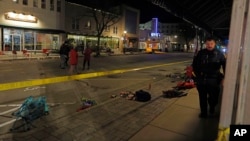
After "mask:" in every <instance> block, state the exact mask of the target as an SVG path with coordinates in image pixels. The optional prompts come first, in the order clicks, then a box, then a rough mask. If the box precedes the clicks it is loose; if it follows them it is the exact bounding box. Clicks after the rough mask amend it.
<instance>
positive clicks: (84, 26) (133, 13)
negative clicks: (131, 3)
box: [65, 2, 140, 51]
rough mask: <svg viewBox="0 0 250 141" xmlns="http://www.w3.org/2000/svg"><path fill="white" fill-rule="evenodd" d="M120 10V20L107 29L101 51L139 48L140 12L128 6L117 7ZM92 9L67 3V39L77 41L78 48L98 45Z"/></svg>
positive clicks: (102, 40) (101, 39)
mask: <svg viewBox="0 0 250 141" xmlns="http://www.w3.org/2000/svg"><path fill="white" fill-rule="evenodd" d="M115 8H116V9H119V14H120V15H119V19H118V20H117V22H116V23H115V24H112V25H111V26H108V27H105V29H104V31H103V33H102V35H101V38H100V47H101V49H104V48H107V47H108V48H110V49H111V50H116V51H122V50H123V48H124V47H138V36H139V18H140V11H139V10H137V9H134V8H131V7H128V6H126V5H120V6H118V7H115ZM91 10H93V9H92V8H90V7H87V6H83V5H79V4H75V3H69V2H67V3H66V13H65V19H66V20H65V21H66V22H65V24H66V27H65V29H66V32H67V38H73V39H75V40H76V43H77V45H78V46H83V47H84V46H86V44H87V43H88V44H90V46H92V47H93V48H94V47H95V46H96V44H97V36H96V34H97V26H96V22H95V20H94V17H93V15H92V13H91Z"/></svg>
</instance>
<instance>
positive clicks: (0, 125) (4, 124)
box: [0, 119, 19, 127]
mask: <svg viewBox="0 0 250 141" xmlns="http://www.w3.org/2000/svg"><path fill="white" fill-rule="evenodd" d="M16 120H19V119H12V120H10V121H7V122H4V123H2V124H0V127H4V126H6V125H8V124H11V123H13V122H15V121H16Z"/></svg>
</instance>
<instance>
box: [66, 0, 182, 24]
mask: <svg viewBox="0 0 250 141" xmlns="http://www.w3.org/2000/svg"><path fill="white" fill-rule="evenodd" d="M67 1H68V2H73V3H78V4H84V5H88V4H89V2H92V3H93V2H96V3H98V1H99V0H67ZM101 1H102V2H103V1H104V0H101ZM107 1H112V2H108V4H109V5H118V4H121V3H124V4H126V5H128V6H131V7H134V8H137V9H139V10H140V11H141V15H140V16H141V18H140V23H145V22H147V21H150V20H151V19H152V18H155V17H158V18H159V21H160V22H169V23H170V22H172V23H173V22H181V21H182V20H180V19H179V18H176V17H175V16H173V15H172V14H170V13H168V12H166V11H165V10H164V9H162V8H160V7H158V6H156V5H153V4H152V3H150V2H148V1H147V0H140V2H139V3H140V4H138V0H107Z"/></svg>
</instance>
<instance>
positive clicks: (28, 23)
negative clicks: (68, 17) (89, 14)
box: [0, 0, 65, 52]
mask: <svg viewBox="0 0 250 141" xmlns="http://www.w3.org/2000/svg"><path fill="white" fill-rule="evenodd" d="M64 12H65V1H64V0H0V43H1V47H0V51H5V52H11V51H13V50H15V51H22V50H30V51H39V50H42V49H50V50H53V49H55V50H56V49H59V47H60V44H61V42H62V41H63V40H64V28H65V25H64V21H65V20H64V19H65V18H64V17H65V16H64V15H65V13H64Z"/></svg>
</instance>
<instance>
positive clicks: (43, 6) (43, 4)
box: [41, 0, 46, 9]
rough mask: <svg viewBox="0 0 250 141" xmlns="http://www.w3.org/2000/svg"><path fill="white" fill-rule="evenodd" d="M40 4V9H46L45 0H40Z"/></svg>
mask: <svg viewBox="0 0 250 141" xmlns="http://www.w3.org/2000/svg"><path fill="white" fill-rule="evenodd" d="M41 2H42V3H41V7H42V8H43V9H46V0H42V1H41Z"/></svg>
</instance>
